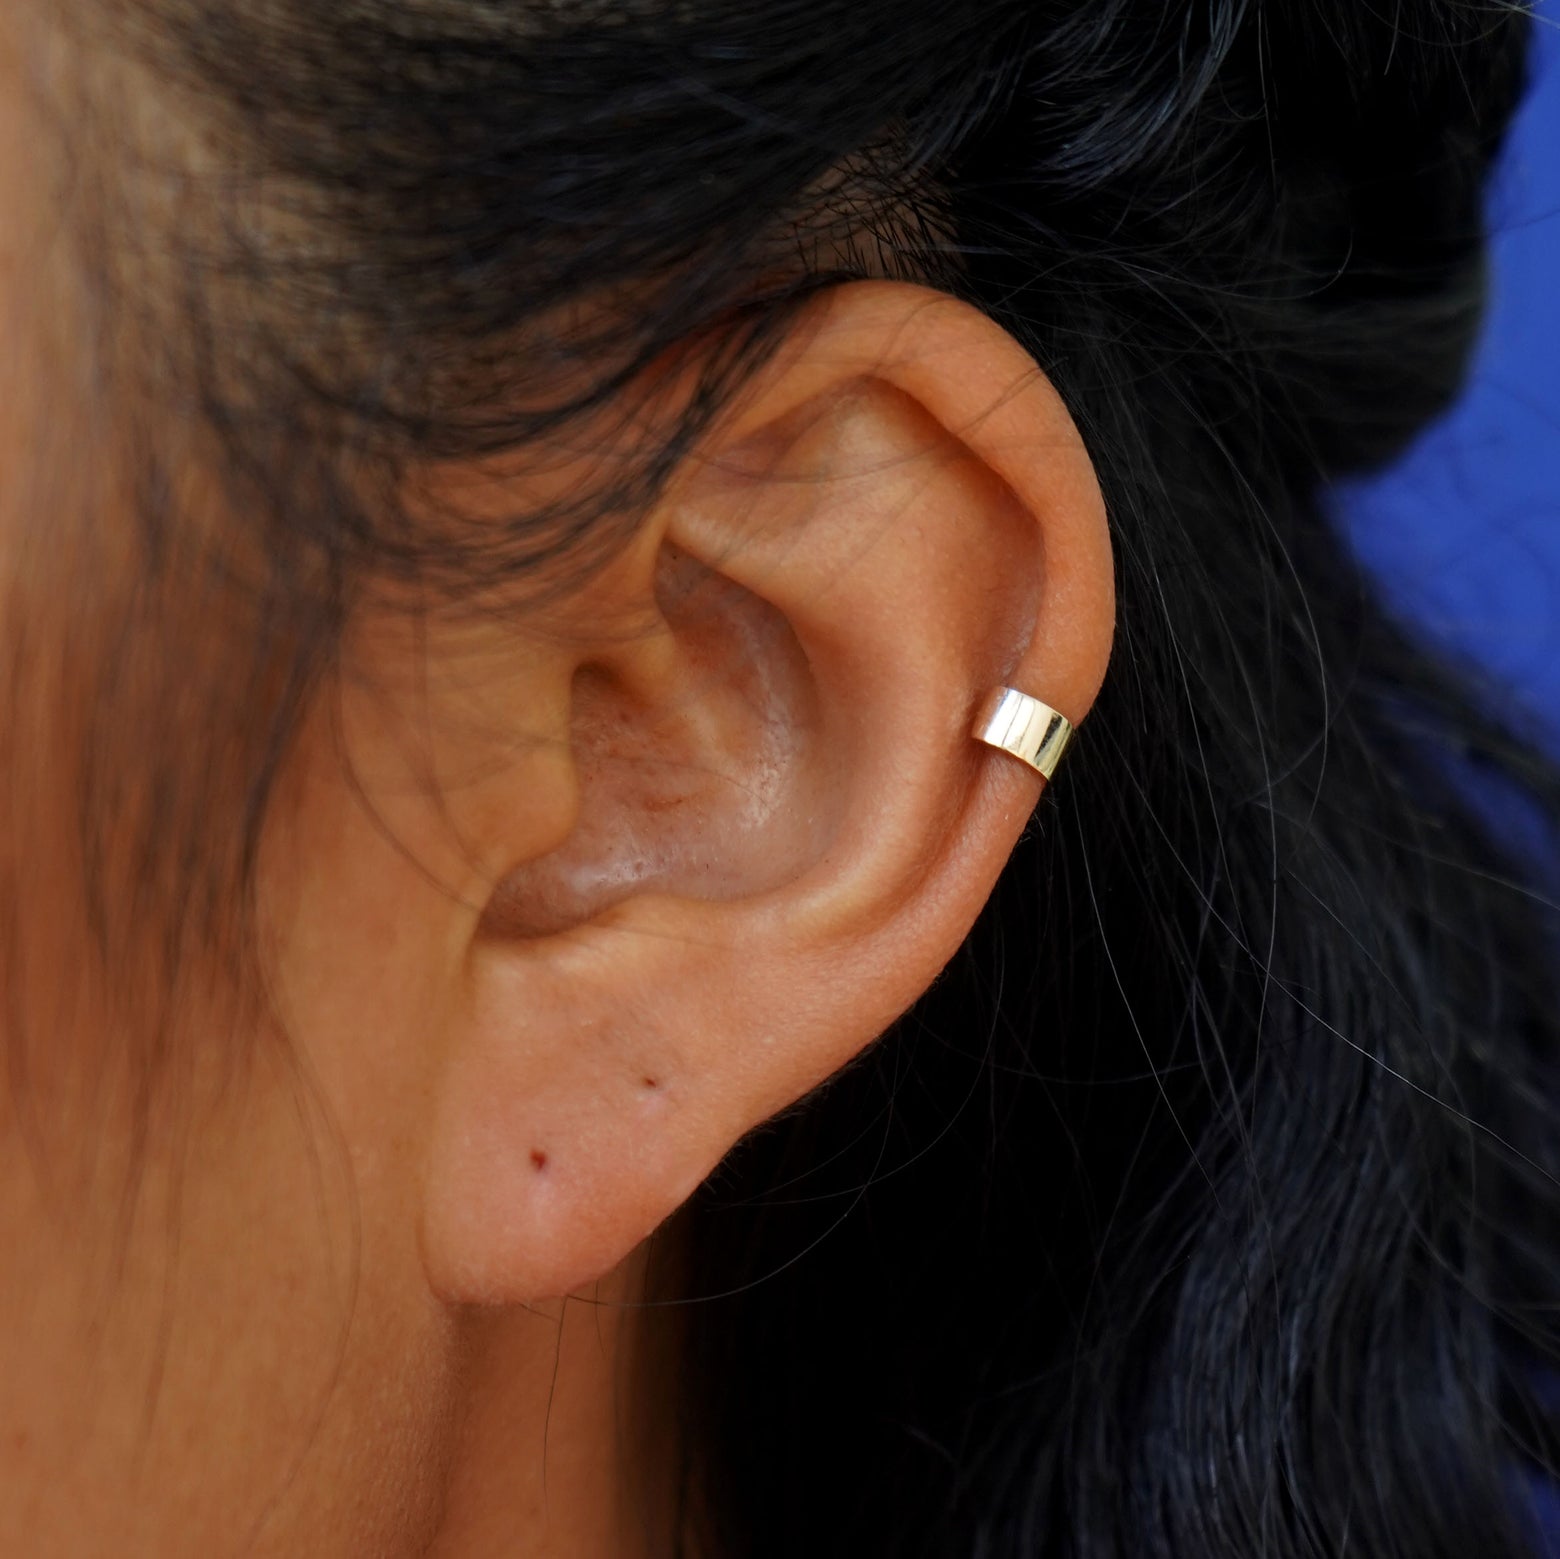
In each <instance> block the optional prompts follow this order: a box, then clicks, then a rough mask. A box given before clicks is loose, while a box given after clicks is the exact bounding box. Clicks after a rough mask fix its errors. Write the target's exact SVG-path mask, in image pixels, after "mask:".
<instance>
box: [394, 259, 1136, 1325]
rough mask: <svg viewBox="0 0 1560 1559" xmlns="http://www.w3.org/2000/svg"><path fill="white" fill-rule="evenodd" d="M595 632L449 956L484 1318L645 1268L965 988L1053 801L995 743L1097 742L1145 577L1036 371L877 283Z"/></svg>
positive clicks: (436, 1126)
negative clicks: (1105, 685) (1048, 737)
mask: <svg viewBox="0 0 1560 1559" xmlns="http://www.w3.org/2000/svg"><path fill="white" fill-rule="evenodd" d="M572 610H573V611H574V613H575V615H574V616H573V618H572V631H570V632H569V633H567V634H564V635H559V636H558V637H557V639H556V640H555V642H554V644H553V648H552V650H551V652H538V653H537V655H536V657H535V658H534V659H533V661H532V663H531V664H530V666H529V667H528V689H527V697H528V698H529V699H530V700H531V707H530V709H529V711H528V713H527V721H528V727H527V728H528V729H532V730H535V731H536V732H537V733H538V740H537V741H536V744H535V748H534V752H535V758H534V761H528V762H524V763H517V764H515V765H514V766H513V767H512V768H511V769H510V770H509V771H507V772H506V774H504V775H503V776H501V777H499V778H498V779H497V780H496V781H495V782H494V784H495V785H496V791H494V790H492V789H490V790H489V793H488V795H487V799H486V802H485V803H484V804H483V807H479V808H476V809H475V811H473V810H472V809H471V808H470V807H468V809H467V812H466V814H465V817H464V818H463V833H464V835H465V837H467V838H470V837H471V836H472V826H473V825H472V821H471V819H472V818H473V817H474V816H475V815H477V813H481V812H483V811H484V810H485V811H486V814H487V816H488V817H489V818H503V817H505V816H506V815H507V816H511V817H523V818H527V819H531V820H533V821H534V820H536V819H548V820H550V821H549V822H548V823H547V824H546V826H544V827H542V828H541V829H540V831H539V832H538V833H537V834H536V835H535V836H534V837H533V838H531V839H530V840H529V841H526V840H524V839H523V837H522V836H523V834H524V830H523V829H520V830H518V831H517V830H516V828H515V826H514V825H513V824H501V825H499V826H498V828H497V831H496V832H491V831H490V833H489V835H488V837H486V838H483V839H481V848H480V849H479V852H478V853H479V855H480V857H481V858H482V859H484V860H486V861H487V862H488V863H490V864H489V874H490V875H489V880H487V881H486V882H485V883H483V882H482V880H481V873H478V874H477V880H476V881H472V880H470V879H468V880H467V881H466V883H465V886H464V889H463V893H462V897H461V904H460V908H459V912H458V919H457V921H456V923H454V924H449V925H446V926H445V927H444V928H443V931H442V933H441V936H440V943H441V945H442V946H443V947H444V948H446V949H447V950H448V954H449V959H448V964H447V967H446V976H447V981H448V987H447V990H446V991H445V992H444V993H442V994H441V995H440V996H439V997H438V998H437V1007H438V1010H439V1012H440V1020H439V1021H440V1028H441V1040H440V1046H439V1060H438V1064H437V1066H436V1067H434V1068H433V1070H432V1071H431V1072H430V1074H429V1076H428V1088H429V1099H430V1109H429V1112H428V1118H427V1139H426V1146H425V1151H426V1159H425V1164H424V1170H423V1182H422V1183H423V1196H424V1200H423V1206H422V1215H421V1228H420V1246H421V1250H422V1254H423V1260H424V1263H425V1266H426V1270H427V1273H428V1277H429V1280H430V1283H431V1285H432V1287H433V1289H434V1291H435V1292H436V1293H438V1294H439V1295H441V1296H442V1297H443V1298H445V1299H446V1300H451V1301H460V1302H477V1303H483V1304H498V1303H514V1302H519V1301H531V1300H536V1299H539V1298H544V1297H548V1296H553V1295H560V1294H565V1293H568V1292H571V1291H574V1290H576V1289H578V1288H580V1287H581V1286H582V1285H584V1284H587V1283H589V1282H590V1281H592V1280H593V1279H595V1278H597V1277H599V1276H600V1275H601V1274H603V1273H605V1272H607V1271H609V1270H610V1269H612V1268H614V1267H615V1266H616V1265H617V1264H618V1263H619V1262H621V1261H622V1260H623V1259H624V1258H625V1257H626V1256H627V1255H628V1253H629V1252H631V1251H632V1250H633V1249H634V1248H635V1247H636V1246H637V1245H639V1244H640V1242H642V1241H643V1240H644V1239H645V1238H646V1237H647V1236H648V1235H649V1234H650V1233H651V1232H652V1231H653V1230H654V1229H655V1228H656V1226H657V1225H658V1224H659V1223H661V1222H662V1220H664V1219H665V1218H666V1217H667V1216H668V1215H669V1214H670V1213H671V1212H672V1211H674V1210H675V1208H676V1207H677V1206H678V1205H679V1204H680V1203H681V1202H682V1201H683V1200H684V1199H685V1198H686V1197H687V1196H688V1195H689V1194H690V1193H691V1192H692V1191H693V1189H694V1188H695V1187H696V1186H697V1185H698V1183H699V1182H700V1181H701V1180H702V1179H703V1178H704V1177H705V1176H706V1175H708V1174H709V1172H710V1171H711V1170H712V1169H713V1168H714V1167H715V1165H716V1164H717V1163H718V1162H719V1161H720V1159H721V1158H722V1157H723V1156H724V1155H725V1153H726V1152H727V1151H728V1150H729V1149H730V1148H731V1147H732V1145H733V1144H734V1143H735V1142H736V1141H737V1140H738V1139H739V1138H741V1137H742V1136H743V1135H744V1134H745V1133H746V1132H748V1131H750V1130H751V1129H753V1128H754V1127H755V1126H757V1125H758V1124H760V1123H761V1122H762V1121H764V1120H765V1119H767V1118H768V1117H769V1116H770V1115H772V1114H774V1113H775V1112H776V1111H778V1110H780V1109H782V1108H784V1107H786V1106H787V1105H789V1104H791V1103H792V1102H794V1101H795V1100H797V1099H798V1098H800V1097H801V1096H803V1095H804V1094H806V1093H807V1092H808V1091H809V1090H811V1089H812V1088H814V1087H816V1086H817V1085H818V1084H819V1083H821V1082H822V1081H824V1080H825V1079H826V1078H827V1077H828V1076H829V1075H830V1074H831V1073H832V1072H834V1071H835V1070H837V1069H838V1068H839V1067H841V1066H842V1065H844V1064H845V1063H846V1062H847V1061H849V1060H850V1059H851V1058H852V1057H853V1056H855V1055H856V1054H857V1053H859V1051H860V1050H861V1049H862V1048H864V1047H865V1046H867V1045H869V1044H870V1043H871V1042H872V1041H873V1039H874V1038H875V1037H876V1036H877V1035H878V1034H880V1033H881V1032H882V1031H883V1030H884V1029H885V1028H886V1027H887V1026H888V1025H889V1024H890V1023H891V1022H892V1021H893V1020H894V1019H895V1018H896V1017H897V1016H898V1015H899V1014H900V1013H901V1012H902V1011H903V1010H904V1009H905V1008H906V1007H907V1006H908V1005H909V1004H910V1003H911V1002H912V1001H914V999H915V998H916V996H917V995H919V993H920V992H921V991H922V990H924V989H925V988H926V986H927V985H928V984H930V983H931V981H932V980H933V979H934V978H935V977H936V975H937V974H938V972H939V971H940V970H941V968H942V967H943V965H944V964H945V963H946V962H947V960H948V959H949V958H950V957H951V956H952V955H953V953H954V952H955V951H956V949H957V948H958V946H959V944H960V942H961V941H962V939H963V938H964V936H965V935H966V933H967V932H968V930H969V928H970V926H971V925H972V923H973V921H974V919H975V917H976V915H977V914H978V912H979V910H980V908H981V906H982V904H983V903H984V901H985V899H986V897H987V896H988V895H989V893H990V891H991V889H992V887H993V885H994V883H995V881H996V878H997V875H998V873H999V872H1000V870H1001V868H1002V865H1003V863H1004V862H1005V860H1006V859H1007V856H1008V854H1009V853H1010V851H1011V849H1012V847H1013V845H1014V843H1015V842H1016V840H1017V838H1018V835H1019V832H1020V831H1021V829H1022V828H1023V826H1024V824H1025V821H1026V820H1027V818H1028V817H1029V815H1030V813H1031V811H1032V810H1033V806H1034V803H1035V801H1036V799H1037V795H1038V791H1039V785H1040V781H1039V780H1038V779H1037V777H1036V776H1035V775H1034V774H1033V773H1031V772H1030V771H1029V770H1027V769H1026V768H1024V767H1023V766H1022V765H1021V764H1019V763H1017V762H1015V761H1013V760H1011V759H1009V758H1007V757H1005V756H1003V755H1001V754H998V753H993V752H992V751H991V750H990V749H988V748H985V747H982V746H980V745H979V744H977V743H975V742H974V741H973V740H972V739H971V737H970V734H969V727H970V721H971V718H972V715H973V712H974V710H975V709H976V707H977V706H978V704H979V702H980V700H981V698H982V697H983V695H984V694H985V693H986V692H987V691H989V689H990V688H991V687H992V686H994V685H996V684H998V683H1008V684H1010V685H1013V686H1016V687H1019V688H1022V689H1024V690H1026V691H1029V692H1032V693H1034V694H1035V695H1036V696H1037V697H1040V698H1043V699H1044V700H1045V701H1047V702H1048V703H1051V704H1052V705H1054V706H1055V707H1057V708H1058V709H1060V710H1061V711H1062V712H1063V713H1064V714H1065V715H1067V716H1068V718H1069V719H1071V720H1072V721H1074V722H1075V723H1076V722H1079V721H1081V720H1083V718H1084V716H1085V715H1086V714H1087V713H1088V710H1089V707H1090V704H1091V702H1092V700H1093V698H1094V696H1095V693H1096V691H1097V690H1098V687H1099V685H1100V682H1101V679H1102V677H1103V675H1104V672H1105V667H1106V663H1107V660H1108V657H1109V651H1110V643H1111V634H1112V626H1113V591H1112V565H1111V554H1110V546H1109V539H1108V532H1107V526H1106V520H1105V514H1104V509H1103V504H1102V501H1101V497H1100V493H1099V489H1098V485H1097V483H1096V481H1095V479H1094V475H1093V471H1092V467H1091V465H1090V462H1089V460H1088V458H1087V456H1086V453H1085V451H1084V449H1083V446H1082V443H1081V441H1080V439H1079V437H1078V434H1077V431H1076V429H1075V428H1074V426H1073V424H1072V422H1071V420H1070V418H1069V417H1068V415H1067V412H1066V410H1065V408H1064V407H1063V406H1062V404H1061V402H1060V400H1059V399H1058V397H1057V396H1056V394H1055V392H1054V390H1053V389H1052V388H1051V386H1050V384H1049V382H1048V381H1047V380H1046V379H1045V377H1044V376H1043V375H1042V374H1041V373H1040V371H1039V370H1038V369H1037V368H1036V366H1035V365H1034V363H1033V362H1032V361H1031V360H1030V359H1028V358H1027V356H1026V355H1025V354H1024V353H1023V352H1022V351H1021V350H1020V349H1019V348H1018V347H1017V346H1016V344H1015V343H1014V342H1013V341H1012V340H1011V338H1009V337H1008V336H1007V335H1006V334H1005V333H1004V332H1002V331H1001V330H1000V329H998V328H997V327H996V326H995V325H993V324H992V323H991V322H990V321H989V320H987V319H986V318H985V317H984V316H982V315H981V314H979V313H978V312H977V311H975V310H973V309H970V308H968V307H966V306H964V305H962V304H959V303H957V302H955V301H953V300H950V299H948V298H946V297H944V296H941V295H938V294H934V293H930V292H927V291H924V290H922V289H918V288H914V287H909V286H903V285H898V284H886V283H883V284H880V283H862V284H856V285H851V286H847V287H842V288H839V289H837V290H835V291H833V292H832V293H830V294H828V295H827V296H826V297H825V298H823V299H822V300H820V301H819V303H818V305H817V306H816V307H815V308H814V310H813V311H812V312H811V313H810V314H809V315H808V316H806V317H805V318H804V319H803V320H802V321H800V323H799V324H798V325H797V327H796V328H795V329H794V331H793V333H792V335H791V336H790V338H789V339H788V340H787V342H786V343H785V345H784V347H783V349H782V350H781V351H780V352H779V353H778V354H777V355H776V356H775V358H774V359H773V360H772V361H771V362H770V363H769V364H768V365H767V366H766V368H765V369H764V370H763V372H762V373H761V374H760V375H759V376H758V377H757V379H756V380H755V381H754V383H753V384H752V385H751V386H750V387H749V388H748V390H747V392H746V393H745V394H744V395H743V396H742V397H741V398H740V400H739V402H738V403H737V404H736V405H735V406H733V407H732V408H731V409H730V411H729V413H728V415H726V416H725V417H724V418H722V419H721V420H720V421H719V423H718V424H717V425H716V427H715V428H714V430H713V431H712V433H711V434H710V436H709V437H708V438H707V439H706V440H705V442H704V443H703V445H702V446H701V447H700V449H699V450H698V451H697V452H696V454H695V455H694V456H693V457H692V458H690V459H689V460H688V461H686V462H685V464H684V466H683V468H682V469H681V470H680V472H679V474H678V476H677V477H676V479H675V480H674V481H673V482H672V484H671V485H670V486H669V488H668V489H667V491H666V492H665V493H664V495H663V497H662V499H661V500H660V502H659V503H658V505H657V507H656V510H655V512H654V514H652V515H651V516H650V518H649V520H648V522H647V524H646V525H645V527H644V529H643V530H642V532H641V533H640V535H639V537H638V540H637V542H636V544H635V545H634V546H632V547H631V548H630V549H629V551H628V553H627V554H626V555H625V556H624V557H623V558H621V559H620V560H619V561H618V563H617V564H616V565H615V566H614V567H613V568H611V569H609V570H608V571H606V573H605V574H604V575H603V576H602V577H601V578H600V579H599V580H597V581H595V582H594V583H593V584H592V586H591V587H590V588H589V589H588V590H586V591H585V592H583V593H582V596H581V598H580V600H579V601H578V602H576V603H575V605H574V607H573V608H572ZM508 685H509V686H510V688H511V689H513V687H514V685H515V684H514V683H513V682H510V683H509V684H508ZM538 710H540V711H543V713H542V714H541V715H540V716H538V714H537V711H538ZM538 719H539V720H540V724H539V725H538ZM463 799H466V800H469V798H463ZM477 832H478V835H479V836H480V835H481V825H480V824H478V825H477ZM506 840H507V841H509V848H508V854H507V856H506V855H505V846H504V841H506ZM494 862H498V863H499V864H500V865H501V870H499V871H498V872H497V874H496V876H494V875H492V863H494ZM484 888H485V891H483V889H484ZM474 890H475V891H474ZM450 913H455V911H454V910H453V909H452V910H450Z"/></svg>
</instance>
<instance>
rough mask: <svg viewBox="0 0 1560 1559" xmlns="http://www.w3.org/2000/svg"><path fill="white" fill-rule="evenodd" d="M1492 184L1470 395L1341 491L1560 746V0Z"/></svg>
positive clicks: (1543, 11)
mask: <svg viewBox="0 0 1560 1559" xmlns="http://www.w3.org/2000/svg"><path fill="white" fill-rule="evenodd" d="M1538 15H1539V20H1538V24H1537V27H1536V29H1535V44H1536V48H1537V60H1536V71H1535V79H1534V83H1533V87H1532V89H1531V90H1530V92H1529V95H1528V98H1527V100H1526V103H1525V105H1524V108H1523V110H1522V113H1521V117H1520V119H1519V120H1518V122H1517V125H1516V128H1515V131H1514V133H1513V138H1512V140H1511V142H1510V144H1509V146H1508V150H1507V153H1506V156H1505V158H1504V161H1503V165H1502V167H1501V170H1500V174H1499V177H1498V178H1497V180H1496V183H1495V186H1494V188H1493V190H1492V193H1491V201H1490V207H1489V212H1490V221H1491V225H1492V229H1493V267H1494V277H1493V299H1492V307H1491V314H1490V318H1489V324H1488V328H1487V330H1486V333H1485V337H1484V341H1483V344H1482V347H1481V350H1480V352H1479V355H1478V358H1477V360H1476V364H1475V367H1474V371H1473V376H1472V379H1471V381H1470V384H1469V388H1468V391H1467V393H1466V394H1465V395H1464V397H1463V398H1462V400H1461V401H1460V402H1459V403H1458V404H1457V405H1456V406H1455V407H1454V408H1453V410H1452V411H1451V412H1450V414H1449V415H1447V416H1446V417H1445V418H1443V419H1442V420H1441V421H1440V422H1439V423H1437V424H1436V425H1435V426H1434V427H1433V428H1431V429H1430V430H1429V431H1428V432H1427V434H1426V435H1425V437H1424V438H1423V439H1422V440H1421V441H1420V442H1419V443H1418V444H1417V445H1416V446H1415V447H1414V449H1413V450H1411V451H1410V453H1409V454H1408V456H1407V458H1406V459H1404V460H1403V461H1402V462H1401V463H1400V464H1399V465H1397V466H1396V467H1394V468H1393V469H1392V470H1391V471H1390V472H1388V473H1387V474H1386V475H1385V476H1384V477H1381V478H1379V479H1377V480H1375V481H1373V482H1371V483H1370V484H1368V485H1363V486H1355V487H1351V488H1349V489H1346V490H1345V491H1344V492H1343V494H1342V500H1343V512H1344V516H1345V519H1346V522H1347V523H1348V524H1349V525H1350V527H1351V529H1352V531H1353V534H1354V537H1355V542H1356V546H1357V547H1358V549H1359V552H1360V555H1361V557H1362V558H1363V559H1364V560H1365V562H1366V564H1367V565H1368V566H1369V567H1370V568H1371V569H1372V570H1373V572H1375V573H1376V574H1377V576H1378V577H1379V578H1380V580H1381V582H1382V584H1383V586H1384V587H1385V589H1386V591H1387V593H1388V595H1389V596H1390V597H1391V599H1392V600H1393V601H1394V602H1395V603H1396V604H1397V605H1398V606H1399V607H1400V608H1402V609H1403V610H1404V611H1406V612H1408V613H1410V614H1412V615H1413V616H1414V617H1415V618H1416V619H1417V620H1418V621H1419V622H1421V623H1422V624H1423V625H1424V627H1425V629H1426V630H1427V631H1428V632H1429V633H1430V634H1431V635H1432V636H1433V637H1434V638H1435V639H1436V640H1437V641H1439V642H1440V643H1442V644H1444V645H1446V646H1447V647H1449V648H1450V649H1452V650H1453V651H1454V652H1455V653H1457V654H1458V655H1460V656H1462V657H1463V658H1471V659H1474V660H1476V661H1479V662H1482V663H1483V664H1484V665H1485V666H1487V667H1489V668H1491V669H1492V670H1493V671H1495V672H1496V673H1497V674H1498V675H1499V676H1500V677H1501V678H1502V679H1503V680H1504V681H1505V682H1506V683H1508V684H1510V685H1511V686H1512V687H1513V688H1514V689H1515V691H1516V692H1517V694H1518V695H1519V696H1521V697H1522V698H1523V699H1524V700H1525V701H1526V702H1527V704H1528V705H1529V706H1530V708H1532V709H1533V710H1534V711H1535V712H1537V713H1538V714H1539V715H1540V716H1541V717H1543V719H1544V720H1545V721H1546V723H1547V726H1548V732H1549V734H1550V735H1551V736H1552V737H1553V738H1554V741H1553V742H1552V743H1551V745H1554V746H1557V747H1560V287H1557V285H1556V284H1557V281H1560V0H1546V3H1544V4H1542V5H1541V6H1540V7H1539V11H1538Z"/></svg>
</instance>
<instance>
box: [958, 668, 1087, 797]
mask: <svg viewBox="0 0 1560 1559" xmlns="http://www.w3.org/2000/svg"><path fill="white" fill-rule="evenodd" d="M1072 732H1073V728H1072V726H1071V725H1070V724H1069V723H1068V721H1067V720H1066V718H1065V717H1064V716H1062V715H1059V714H1058V713H1057V712H1056V711H1055V710H1054V709H1052V708H1051V706H1050V705H1049V704H1042V703H1041V702H1040V700H1039V699H1038V698H1031V697H1030V696H1029V695H1028V694H1027V693H1020V692H1019V691H1018V690H1017V689H1016V688H1010V687H999V688H995V689H993V691H992V692H991V694H990V696H989V697H988V698H987V699H986V701H985V702H984V703H983V704H982V705H981V706H980V713H979V714H977V715H976V717H975V725H974V727H973V729H972V730H971V733H970V734H971V735H972V736H974V738H975V739H976V741H979V742H985V743H987V745H988V746H991V747H1000V748H1001V749H1002V751H1003V752H1010V753H1012V755H1013V756H1014V757H1015V758H1018V759H1019V760H1021V761H1022V762H1024V763H1027V764H1028V765H1029V767H1030V768H1032V769H1034V770H1035V772H1036V773H1038V774H1042V775H1044V776H1045V778H1046V779H1050V777H1051V776H1052V775H1053V774H1055V773H1056V765H1057V764H1058V763H1059V762H1060V761H1061V757H1062V753H1063V751H1064V750H1065V748H1066V746H1067V743H1068V742H1069V741H1070V740H1071V739H1072Z"/></svg>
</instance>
